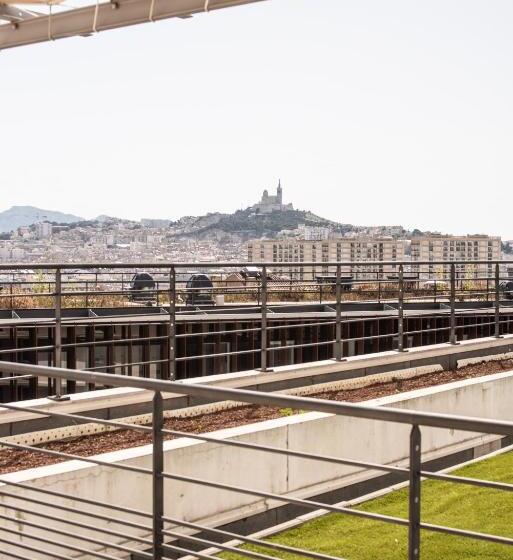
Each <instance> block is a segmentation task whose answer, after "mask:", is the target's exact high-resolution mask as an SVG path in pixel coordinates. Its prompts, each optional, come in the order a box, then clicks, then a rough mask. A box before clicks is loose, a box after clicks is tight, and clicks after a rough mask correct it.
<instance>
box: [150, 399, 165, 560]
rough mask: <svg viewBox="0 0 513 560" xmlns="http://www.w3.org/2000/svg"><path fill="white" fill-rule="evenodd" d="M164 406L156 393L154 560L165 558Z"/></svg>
mask: <svg viewBox="0 0 513 560" xmlns="http://www.w3.org/2000/svg"><path fill="white" fill-rule="evenodd" d="M163 428H164V404H163V399H162V393H160V391H156V392H155V395H154V397H153V421H152V436H153V437H152V443H153V468H152V490H153V492H152V495H153V559H154V560H161V559H162V557H163V556H164V553H163V544H164V535H163V530H164V521H163V517H164V477H163V476H162V473H163V471H164V437H163V433H162V430H163Z"/></svg>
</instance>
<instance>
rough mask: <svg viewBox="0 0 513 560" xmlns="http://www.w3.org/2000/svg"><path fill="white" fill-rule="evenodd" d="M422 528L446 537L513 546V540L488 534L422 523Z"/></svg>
mask: <svg viewBox="0 0 513 560" xmlns="http://www.w3.org/2000/svg"><path fill="white" fill-rule="evenodd" d="M420 528H421V529H424V530H426V531H432V532H434V533H443V534H444V535H454V536H457V537H468V538H470V539H476V540H480V541H487V542H493V543H497V544H509V545H513V539H510V538H508V537H501V536H497V535H489V534H487V533H478V532H476V531H468V530H466V529H455V528H452V527H443V526H441V525H433V524H431V523H421V524H420Z"/></svg>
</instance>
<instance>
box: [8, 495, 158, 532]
mask: <svg viewBox="0 0 513 560" xmlns="http://www.w3.org/2000/svg"><path fill="white" fill-rule="evenodd" d="M0 495H1V496H6V497H8V498H12V499H16V500H20V501H26V502H30V503H33V504H38V505H41V506H45V507H51V508H54V509H59V510H62V511H67V512H68V513H73V514H76V515H82V516H84V517H92V518H93V519H101V520H103V521H107V522H108V523H111V524H112V523H113V524H116V525H126V526H128V527H132V528H134V529H143V530H147V531H151V527H150V526H149V525H141V524H139V523H134V522H133V521H127V520H125V519H117V518H114V517H112V515H102V514H100V513H96V512H95V513H93V512H88V511H84V510H83V509H77V508H72V507H69V506H63V505H62V504H55V503H52V504H50V503H48V502H47V501H44V500H38V499H37V498H31V497H28V496H19V495H17V494H12V493H11V492H5V490H0ZM67 498H68V499H69V500H75V499H76V498H75V496H67ZM94 505H96V504H94ZM2 506H3V507H16V509H18V508H17V506H8V505H6V504H5V502H3V503H2ZM103 507H108V508H110V509H112V506H111V505H110V504H105V505H104V506H103ZM29 513H34V512H33V511H30V510H29ZM38 515H41V516H43V517H48V516H49V514H46V513H45V514H43V513H40V512H39V513H38ZM56 519H57V520H59V521H62V522H63V523H69V524H70V525H78V526H80V527H82V528H84V529H86V528H94V529H95V530H97V531H102V532H103V533H111V532H112V530H111V529H105V528H104V527H100V526H98V527H96V526H90V525H88V524H87V523H81V522H80V521H74V520H70V519H67V518H65V517H57V518H56ZM112 533H113V534H116V535H118V536H124V537H126V536H127V534H126V533H116V532H112ZM130 536H131V538H133V539H134V540H138V541H141V542H145V543H146V542H150V541H148V540H147V539H143V538H142V537H136V536H135V535H130Z"/></svg>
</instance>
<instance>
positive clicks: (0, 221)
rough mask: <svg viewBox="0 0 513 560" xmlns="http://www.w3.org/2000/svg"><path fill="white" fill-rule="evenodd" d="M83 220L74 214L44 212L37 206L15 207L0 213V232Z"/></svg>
mask: <svg viewBox="0 0 513 560" xmlns="http://www.w3.org/2000/svg"><path fill="white" fill-rule="evenodd" d="M82 219H83V218H81V217H80V216H74V215H73V214H65V213H63V212H55V211H53V210H43V209H42V208H36V207H35V206H13V207H12V208H9V209H8V210H5V211H4V212H0V232H9V231H13V230H15V229H17V228H19V227H22V226H31V225H32V224H36V223H38V222H45V221H46V222H58V223H61V224H70V223H73V222H79V221H81V220H82Z"/></svg>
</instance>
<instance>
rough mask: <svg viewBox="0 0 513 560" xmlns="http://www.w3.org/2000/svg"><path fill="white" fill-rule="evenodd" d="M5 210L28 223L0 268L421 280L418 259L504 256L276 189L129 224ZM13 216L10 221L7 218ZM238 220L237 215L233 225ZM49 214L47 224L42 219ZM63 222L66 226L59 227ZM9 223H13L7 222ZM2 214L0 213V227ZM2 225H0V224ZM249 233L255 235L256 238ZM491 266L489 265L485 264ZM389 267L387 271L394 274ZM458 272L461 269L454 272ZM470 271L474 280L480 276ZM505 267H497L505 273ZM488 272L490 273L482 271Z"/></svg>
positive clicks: (495, 241) (481, 238)
mask: <svg viewBox="0 0 513 560" xmlns="http://www.w3.org/2000/svg"><path fill="white" fill-rule="evenodd" d="M16 210H17V209H16V208H13V209H11V211H10V212H9V215H10V219H11V222H10V225H13V223H14V224H15V223H16V219H18V221H23V222H31V221H32V220H36V221H34V222H33V223H27V224H24V225H20V226H18V227H16V228H14V229H13V230H12V231H4V232H3V233H2V234H1V235H2V240H0V262H3V263H9V262H11V263H73V262H74V261H82V262H85V263H94V262H102V263H108V262H112V263H123V262H125V263H131V262H134V263H135V262H146V263H151V262H155V263H162V262H198V263H201V262H204V263H209V262H214V261H219V262H231V261H233V262H237V261H241V260H247V261H248V262H250V263H258V262H272V263H291V262H297V263H301V262H319V266H318V267H315V272H328V270H327V267H326V266H323V265H322V263H323V262H327V261H342V262H343V261H345V262H350V261H355V262H370V261H387V262H392V261H397V262H399V261H410V262H411V263H412V264H411V267H410V268H411V270H418V271H419V272H422V273H425V274H429V273H433V271H434V268H435V267H434V265H429V264H422V265H415V263H416V262H423V263H425V262H426V261H430V260H431V261H443V262H450V261H464V260H474V261H496V260H501V259H502V258H503V257H504V258H505V259H506V258H507V257H508V255H510V254H511V246H512V245H513V241H510V240H504V241H503V240H501V238H500V237H497V236H490V235H486V234H484V233H474V234H470V233H469V234H468V235H465V236H458V235H450V234H442V233H440V232H421V231H419V230H413V231H407V230H405V229H404V228H403V227H402V226H398V225H395V226H387V225H379V226H371V227H366V226H353V225H348V224H340V223H336V222H331V221H329V220H326V219H323V218H320V217H318V216H315V215H314V214H312V213H311V212H309V211H297V210H294V206H293V204H292V203H290V202H289V203H287V204H284V203H283V188H282V186H281V181H280V182H279V183H278V187H277V190H276V195H271V196H270V195H269V192H268V190H264V191H263V194H262V198H261V200H260V201H259V202H257V203H256V204H254V205H251V206H248V208H247V209H246V210H244V211H240V212H238V213H235V214H232V215H228V214H221V213H212V214H208V215H205V216H198V217H193V216H187V217H183V218H180V219H179V220H176V221H172V220H163V219H144V218H143V219H141V220H140V221H138V222H136V221H130V220H126V219H125V220H124V219H119V218H115V217H108V216H99V217H98V218H96V219H94V220H84V219H81V218H78V217H76V216H70V215H66V214H60V213H53V212H45V211H42V210H38V209H35V208H28V209H27V208H23V207H20V208H19V209H18V210H17V212H18V214H19V216H18V218H16V213H15V212H16ZM13 214H14V217H13V216H12V215H13ZM238 214H243V216H244V219H243V220H240V219H239V216H238ZM48 215H49V216H51V217H52V216H53V219H49V218H48ZM60 219H61V220H62V219H65V220H66V222H59V220H60ZM13 220H14V221H13ZM1 224H2V214H0V227H1ZM4 227H5V226H4ZM255 233H261V236H260V237H259V238H256V237H254V235H255ZM490 267H491V265H490ZM396 268H397V267H396V266H394V265H389V266H388V268H387V269H386V271H387V272H388V273H390V272H392V271H394V270H396ZM460 268H461V270H466V269H467V268H468V267H460ZM488 268H489V267H487V266H485V265H483V264H481V265H474V269H473V271H472V272H473V273H474V274H475V276H476V277H477V276H483V275H485V274H486V273H487V272H488ZM506 268H507V267H506V265H504V269H505V271H506ZM490 271H491V268H490Z"/></svg>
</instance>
